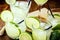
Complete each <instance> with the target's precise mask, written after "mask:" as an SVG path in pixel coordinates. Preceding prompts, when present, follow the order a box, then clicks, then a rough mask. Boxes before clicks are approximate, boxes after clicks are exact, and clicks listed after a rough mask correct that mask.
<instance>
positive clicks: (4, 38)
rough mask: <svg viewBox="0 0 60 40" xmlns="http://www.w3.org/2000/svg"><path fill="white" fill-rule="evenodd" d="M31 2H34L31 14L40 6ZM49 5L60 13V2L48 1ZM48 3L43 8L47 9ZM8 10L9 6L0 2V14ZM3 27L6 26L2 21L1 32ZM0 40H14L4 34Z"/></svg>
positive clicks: (0, 0)
mask: <svg viewBox="0 0 60 40" xmlns="http://www.w3.org/2000/svg"><path fill="white" fill-rule="evenodd" d="M31 1H32V5H31V8H30V12H32V11H35V10H38V9H39V6H38V5H37V4H36V3H35V2H34V1H33V0H31ZM47 3H49V5H50V8H51V10H52V11H59V12H60V1H59V0H48V2H47ZM47 3H46V4H44V5H43V7H46V8H47ZM6 9H9V5H8V4H6V3H5V1H4V0H0V13H1V12H2V11H3V10H6ZM3 26H4V22H3V21H2V20H1V19H0V30H1V28H2V27H3ZM0 40H13V39H10V38H9V37H8V36H7V34H6V33H4V35H2V36H0Z"/></svg>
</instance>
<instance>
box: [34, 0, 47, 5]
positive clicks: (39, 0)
mask: <svg viewBox="0 0 60 40" xmlns="http://www.w3.org/2000/svg"><path fill="white" fill-rule="evenodd" d="M34 1H35V2H36V3H37V4H38V5H43V4H45V3H46V2H47V1H48V0H34Z"/></svg>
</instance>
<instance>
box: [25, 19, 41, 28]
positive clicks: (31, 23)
mask: <svg viewBox="0 0 60 40" xmlns="http://www.w3.org/2000/svg"><path fill="white" fill-rule="evenodd" d="M25 23H26V25H27V26H28V28H30V29H33V27H34V28H39V27H40V25H39V24H40V23H39V21H38V20H37V19H36V18H26V19H25Z"/></svg>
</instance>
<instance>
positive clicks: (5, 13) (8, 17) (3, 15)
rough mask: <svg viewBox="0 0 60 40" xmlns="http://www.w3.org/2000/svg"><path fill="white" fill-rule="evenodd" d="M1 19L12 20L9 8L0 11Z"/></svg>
mask: <svg viewBox="0 0 60 40" xmlns="http://www.w3.org/2000/svg"><path fill="white" fill-rule="evenodd" d="M1 19H2V20H3V21H4V22H10V21H13V14H12V13H11V12H10V11H9V10H5V11H3V12H2V13H1Z"/></svg>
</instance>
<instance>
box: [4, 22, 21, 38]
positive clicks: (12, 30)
mask: <svg viewBox="0 0 60 40" xmlns="http://www.w3.org/2000/svg"><path fill="white" fill-rule="evenodd" d="M5 29H6V33H7V35H8V36H9V37H10V38H12V39H18V37H19V35H20V30H19V29H18V27H16V25H14V24H13V23H9V22H8V23H6V25H5Z"/></svg>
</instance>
